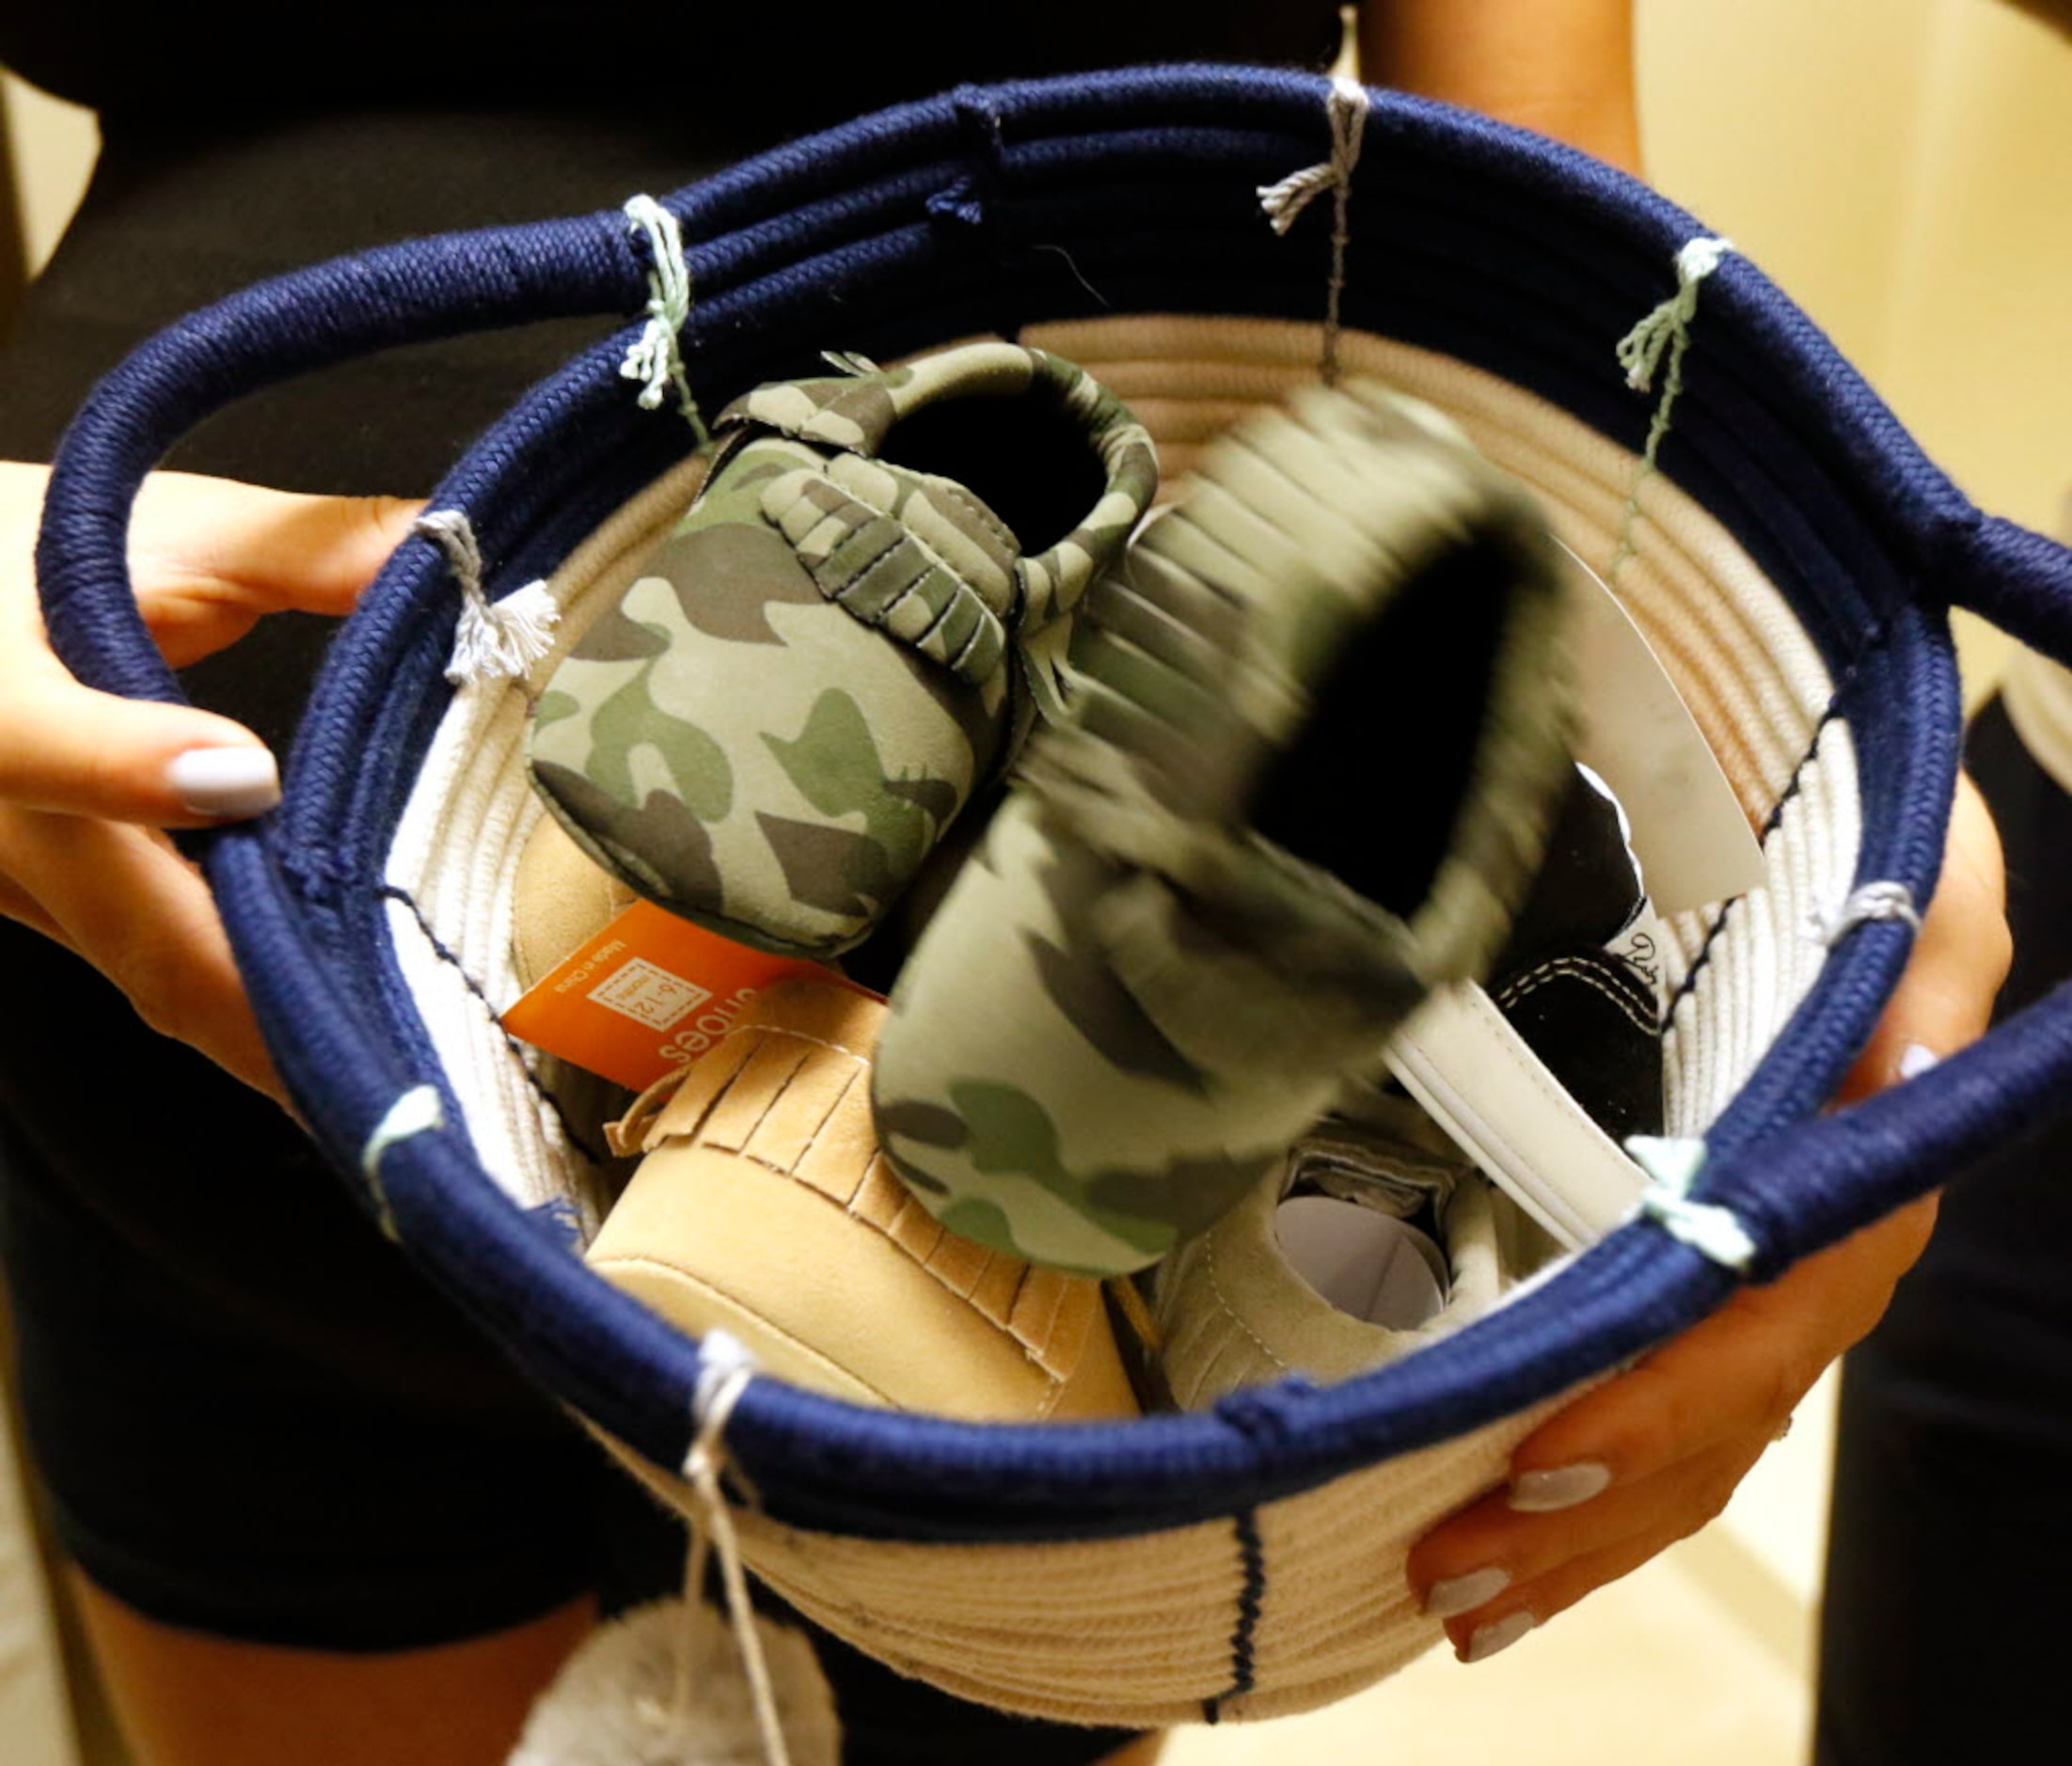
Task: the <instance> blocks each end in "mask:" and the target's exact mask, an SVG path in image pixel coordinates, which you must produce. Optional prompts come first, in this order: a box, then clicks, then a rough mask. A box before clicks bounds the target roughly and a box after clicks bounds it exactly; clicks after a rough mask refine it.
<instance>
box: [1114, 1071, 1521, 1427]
mask: <svg viewBox="0 0 2072 1766" xmlns="http://www.w3.org/2000/svg"><path fill="white" fill-rule="evenodd" d="M1367 1109H1368V1114H1369V1116H1370V1117H1371V1118H1372V1119H1371V1120H1368V1121H1365V1122H1363V1121H1357V1120H1352V1119H1332V1120H1328V1121H1326V1122H1324V1123H1323V1124H1321V1125H1320V1126H1319V1127H1317V1128H1316V1129H1315V1130H1313V1131H1312V1132H1311V1133H1310V1134H1308V1135H1305V1136H1304V1138H1303V1139H1302V1140H1300V1141H1298V1142H1297V1143H1295V1145H1294V1146H1293V1147H1292V1148H1291V1149H1290V1150H1289V1153H1288V1154H1287V1156H1286V1158H1285V1159H1284V1160H1283V1161H1282V1162H1281V1163H1280V1165H1279V1166H1278V1167H1277V1168H1276V1169H1275V1170H1274V1171H1273V1173H1272V1174H1271V1175H1269V1176H1268V1177H1267V1178H1266V1180H1265V1181H1263V1182H1261V1183H1257V1184H1255V1185H1254V1186H1253V1187H1252V1189H1251V1190H1248V1191H1246V1193H1245V1195H1244V1196H1243V1198H1242V1200H1241V1201H1240V1202H1239V1203H1238V1205H1237V1206H1235V1207H1234V1208H1231V1209H1229V1210H1228V1211H1227V1212H1226V1214H1224V1216H1223V1217H1222V1218H1221V1219H1220V1220H1218V1221H1217V1222H1215V1223H1214V1224H1213V1225H1211V1226H1210V1228H1209V1229H1208V1230H1207V1231H1206V1232H1204V1233H1201V1234H1198V1235H1197V1236H1196V1237H1194V1238H1191V1239H1189V1240H1188V1241H1187V1242H1186V1243H1185V1244H1183V1245H1181V1246H1180V1247H1179V1249H1178V1250H1177V1251H1176V1252H1174V1254H1172V1255H1171V1256H1170V1257H1168V1258H1167V1259H1166V1260H1165V1262H1164V1263H1163V1264H1162V1265H1161V1266H1160V1267H1159V1271H1158V1277H1157V1285H1156V1288H1155V1291H1154V1298H1153V1301H1152V1317H1153V1318H1154V1319H1155V1320H1156V1326H1157V1336H1158V1341H1159V1344H1160V1358H1159V1359H1160V1370H1161V1372H1162V1374H1163V1379H1164V1382H1165V1386H1166V1389H1167V1391H1168V1393H1169V1394H1170V1395H1171V1397H1172V1400H1173V1402H1174V1403H1175V1404H1176V1405H1178V1407H1179V1408H1180V1409H1182V1410H1190V1411H1192V1410H1206V1409H1207V1408H1208V1407H1209V1406H1210V1405H1212V1404H1214V1403H1215V1402H1216V1400H1217V1399H1219V1398H1221V1397H1224V1396H1226V1395H1228V1394H1229V1393H1232V1392H1235V1391H1237V1390H1238V1389H1239V1388H1240V1387H1242V1386H1256V1385H1263V1384H1265V1383H1267V1382H1269V1381H1272V1380H1285V1379H1287V1378H1289V1376H1291V1375H1301V1376H1303V1377H1305V1378H1307V1379H1310V1380H1348V1379H1351V1378H1352V1376H1353V1375H1354V1374H1358V1373H1364V1372H1366V1371H1367V1370H1368V1369H1369V1368H1372V1367H1379V1366H1381V1365H1383V1364H1384V1363H1387V1362H1391V1361H1394V1360H1397V1359H1398V1358H1399V1357H1401V1356H1404V1355H1408V1354H1410V1353H1411V1352H1412V1351H1414V1350H1416V1349H1419V1348H1423V1347H1425V1346H1426V1345H1427V1344H1430V1343H1434V1342H1436V1341H1437V1340H1438V1339H1439V1338H1440V1337H1443V1336H1445V1335H1447V1334H1448V1333H1449V1332H1453V1331H1456V1330H1458V1329H1459V1328H1460V1327H1461V1326H1462V1325H1463V1324H1466V1323H1468V1322H1470V1321H1471V1320H1473V1319H1476V1318H1479V1317H1481V1316H1482V1315H1483V1314H1485V1313H1487V1312H1488V1311H1489V1310H1490V1309H1491V1308H1492V1307H1493V1306H1495V1304H1496V1302H1497V1301H1498V1300H1499V1299H1500V1298H1501V1297H1502V1295H1503V1293H1504V1291H1505V1290H1506V1289H1507V1288H1508V1287H1509V1286H1510V1285H1511V1282H1512V1280H1513V1279H1514V1277H1515V1275H1516V1274H1517V1273H1518V1272H1520V1271H1521V1269H1525V1268H1527V1267H1529V1260H1530V1259H1532V1258H1533V1257H1534V1256H1536V1255H1537V1253H1536V1252H1535V1250H1534V1249H1532V1247H1533V1245H1534V1242H1535V1241H1534V1240H1533V1238H1532V1237H1531V1233H1532V1229H1531V1226H1530V1222H1526V1220H1525V1219H1524V1217H1523V1216H1522V1215H1520V1214H1519V1213H1518V1211H1517V1209H1516V1208H1515V1207H1514V1206H1511V1204H1510V1203H1509V1201H1508V1200H1507V1198H1505V1197H1504V1196H1503V1195H1502V1194H1501V1193H1500V1192H1499V1191H1497V1190H1495V1189H1494V1188H1493V1187H1492V1186H1491V1185H1490V1183H1489V1182H1488V1180H1487V1179H1485V1178H1484V1177H1483V1176H1482V1175H1481V1174H1480V1173H1479V1172H1478V1171H1477V1170H1476V1169H1475V1168H1474V1166H1473V1165H1472V1164H1471V1163H1470V1162H1469V1161H1468V1159H1466V1158H1465V1156H1464V1155H1463V1154H1462V1153H1461V1152H1460V1150H1459V1149H1458V1148H1456V1147H1454V1146H1452V1145H1451V1144H1450V1143H1448V1142H1447V1140H1446V1138H1445V1137H1444V1136H1443V1135H1441V1134H1439V1133H1438V1131H1437V1130H1436V1129H1435V1128H1433V1127H1432V1126H1431V1122H1430V1121H1429V1119H1427V1118H1425V1117H1424V1116H1423V1114H1422V1112H1419V1111H1418V1110H1417V1109H1416V1106H1415V1105H1413V1104H1410V1103H1407V1102H1405V1101H1402V1100H1400V1099H1397V1100H1392V1099H1389V1098H1386V1097H1382V1096H1375V1097H1372V1098H1370V1099H1369V1100H1368V1105H1367Z"/></svg>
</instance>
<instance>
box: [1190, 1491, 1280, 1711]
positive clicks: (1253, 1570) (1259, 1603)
mask: <svg viewBox="0 0 2072 1766" xmlns="http://www.w3.org/2000/svg"><path fill="white" fill-rule="evenodd" d="M1234 1520H1235V1524H1236V1527H1237V1534H1238V1553H1239V1555H1240V1558H1241V1559H1242V1563H1243V1565H1244V1585H1243V1586H1242V1588H1240V1589H1239V1591H1238V1624H1237V1629H1236V1630H1235V1631H1233V1632H1231V1633H1230V1685H1229V1687H1228V1688H1227V1689H1226V1691H1224V1692H1221V1693H1218V1694H1217V1695H1216V1696H1215V1697H1213V1698H1206V1699H1204V1700H1203V1701H1202V1707H1201V1711H1202V1716H1203V1719H1204V1720H1205V1721H1207V1722H1209V1723H1218V1722H1221V1721H1222V1718H1223V1707H1224V1706H1225V1704H1226V1703H1227V1702H1228V1701H1229V1700H1231V1699H1233V1698H1242V1697H1243V1696H1244V1695H1245V1694H1247V1693H1249V1692H1250V1691H1251V1690H1252V1688H1253V1687H1254V1686H1255V1685H1256V1684H1257V1668H1258V1664H1257V1662H1256V1661H1255V1660H1254V1657H1253V1648H1254V1646H1255V1645H1256V1644H1257V1639H1258V1632H1259V1614H1260V1613H1261V1612H1262V1611H1263V1610H1264V1608H1265V1605H1266V1547H1265V1545H1264V1544H1263V1543H1262V1542H1261V1540H1260V1538H1259V1514H1258V1510H1257V1509H1256V1508H1247V1509H1246V1510H1245V1511H1244V1512H1243V1513H1242V1514H1241V1515H1238V1516H1236V1517H1235V1518H1234Z"/></svg>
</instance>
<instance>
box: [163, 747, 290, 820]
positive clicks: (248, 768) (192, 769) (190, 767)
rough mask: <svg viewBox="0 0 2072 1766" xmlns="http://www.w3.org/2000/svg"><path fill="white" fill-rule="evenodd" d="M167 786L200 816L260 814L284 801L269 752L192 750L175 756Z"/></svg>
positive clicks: (168, 770) (245, 749) (276, 768)
mask: <svg viewBox="0 0 2072 1766" xmlns="http://www.w3.org/2000/svg"><path fill="white" fill-rule="evenodd" d="M166 785H167V786H168V787H169V788H170V789H171V791H172V794H173V795H174V796H176V797H178V798H179V799H180V801H181V804H182V807H183V808H185V809H186V810H188V811H189V812H192V813H193V814H196V815H215V816H224V817H231V816H245V815H257V814H259V813H260V812H261V811H262V810H270V809H272V808H273V807H274V805H275V804H277V803H278V802H279V801H280V767H279V765H277V763H276V761H275V759H274V757H273V754H272V752H271V751H270V750H268V749H255V748H231V749H188V750H187V751H186V753H184V754H176V755H174V756H173V759H172V762H171V764H170V765H167V766H166Z"/></svg>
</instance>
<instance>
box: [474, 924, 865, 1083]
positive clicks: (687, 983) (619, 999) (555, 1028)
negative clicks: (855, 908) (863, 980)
mask: <svg viewBox="0 0 2072 1766" xmlns="http://www.w3.org/2000/svg"><path fill="white" fill-rule="evenodd" d="M795 975H809V976H814V977H816V978H818V979H819V980H822V981H829V980H833V981H838V982H841V983H842V985H845V986H849V985H854V984H853V983H850V982H847V981H846V980H844V978H843V977H841V976H839V975H836V974H834V973H833V971H831V970H828V969H826V968H824V967H823V966H822V965H820V964H818V963H814V962H808V961H806V960H805V959H804V958H802V957H788V956H772V955H770V954H768V953H767V952H766V951H752V950H751V949H749V948H748V946H747V945H744V944H735V942H734V941H733V940H732V939H730V938H721V937H720V935H719V934H718V933H716V932H707V931H706V930H705V929H704V927H703V926H694V925H692V924H691V923H690V922H689V921H688V920H679V919H677V917H676V916H675V915H674V914H671V913H665V912H664V911H663V910H662V909H661V908H659V907H656V906H655V905H654V904H653V903H652V902H636V903H634V905H633V906H632V907H628V908H627V909H626V910H625V912H624V913H623V914H621V915H619V916H618V918H617V919H615V920H613V921H612V922H610V923H609V925H607V926H604V927H602V928H601V929H600V930H598V931H597V932H595V933H593V935H592V936H591V937H590V938H587V939H585V940H584V942H583V943H582V944H581V945H579V946H578V947H577V949H576V950H574V951H572V952H571V953H570V954H568V955H567V956H566V957H564V958H563V959H562V960H561V962H560V963H558V964H556V965H555V967H554V969H553V970H552V971H551V972H550V973H548V974H547V975H546V976H544V977H543V978H542V979H541V980H540V981H539V983H538V984H537V985H534V986H533V987H532V988H531V989H530V991H529V992H527V993H526V994H525V995H524V996H523V997H522V998H521V999H519V1000H518V1001H517V1002H516V1003H515V1004H514V1005H513V1006H512V1007H511V1009H510V1010H509V1011H507V1012H506V1013H505V1014H504V1015H503V1023H504V1028H505V1029H506V1030H508V1031H509V1032H510V1033H512V1034H513V1035H514V1036H515V1037H517V1038H519V1039H520V1040H521V1041H523V1042H529V1043H530V1044H532V1045H533V1046H534V1047H535V1048H538V1049H546V1051H547V1052H548V1053H549V1054H556V1055H560V1056H561V1058H562V1060H564V1061H572V1062H574V1063H575V1064H577V1066H579V1067H584V1068H587V1069H588V1070H589V1071H590V1072H592V1073H601V1074H603V1075H604V1077H605V1078H606V1079H608V1080H616V1081H617V1082H618V1083H619V1084H621V1085H625V1086H628V1087H630V1088H631V1089H633V1090H634V1091H637V1092H638V1091H642V1090H644V1089H645V1088H646V1087H648V1086H650V1085H652V1084H653V1083H654V1082H655V1081H656V1080H658V1079H660V1078H661V1077H662V1076H663V1075H664V1074H665V1073H667V1072H669V1071H670V1070H671V1069H672V1067H678V1066H681V1065H683V1064H684V1063H685V1062H687V1061H690V1060H694V1059H695V1058H696V1057H698V1056H699V1055H702V1054H703V1053H704V1051H705V1050H706V1049H710V1048H711V1047H712V1046H713V1044H715V1043H716V1042H718V1041H719V1040H720V1037H722V1036H724V1035H725V1034H726V1033H727V1032H728V1031H729V1030H730V1029H731V1028H732V1027H733V1025H734V1022H735V1019H736V1018H738V1017H740V1015H741V1012H742V1010H743V1008H744V1007H746V1006H747V1004H748V1003H749V1001H751V1000H752V999H754V997H755V996H756V994H757V993H759V992H760V991H761V990H762V989H763V988H765V987H767V986H769V985H772V984H773V983H776V982H779V981H785V980H789V979H790V978H791V977H793V976H795ZM860 991H861V990H860Z"/></svg>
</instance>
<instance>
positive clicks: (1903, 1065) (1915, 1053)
mask: <svg viewBox="0 0 2072 1766" xmlns="http://www.w3.org/2000/svg"><path fill="white" fill-rule="evenodd" d="M1941 1059H1942V1057H1941V1056H1940V1055H1938V1053H1937V1052H1936V1051H1935V1050H1934V1049H1931V1048H1929V1047H1928V1045H1927V1044H1926V1043H1908V1044H1907V1045H1906V1048H1904V1049H1901V1050H1900V1051H1899V1077H1900V1078H1901V1079H1903V1080H1918V1079H1919V1078H1920V1077H1921V1076H1922V1074H1923V1073H1925V1072H1927V1071H1928V1069H1929V1068H1930V1067H1932V1066H1934V1065H1935V1064H1936V1063H1937V1062H1938V1061H1940V1060H1941Z"/></svg>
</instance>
